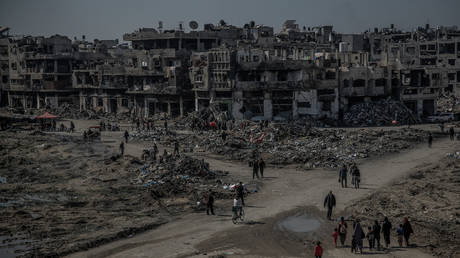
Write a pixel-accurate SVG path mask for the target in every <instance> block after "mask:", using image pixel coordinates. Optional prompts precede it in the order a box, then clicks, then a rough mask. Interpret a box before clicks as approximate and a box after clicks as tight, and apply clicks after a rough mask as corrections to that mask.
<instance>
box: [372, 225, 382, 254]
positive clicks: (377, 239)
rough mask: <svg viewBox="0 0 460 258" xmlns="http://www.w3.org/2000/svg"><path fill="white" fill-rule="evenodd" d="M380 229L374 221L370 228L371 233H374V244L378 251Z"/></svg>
mask: <svg viewBox="0 0 460 258" xmlns="http://www.w3.org/2000/svg"><path fill="white" fill-rule="evenodd" d="M381 230H382V228H381V227H380V225H379V222H378V221H377V220H376V221H374V225H373V226H372V232H374V239H375V243H376V244H377V250H378V251H380V232H381Z"/></svg>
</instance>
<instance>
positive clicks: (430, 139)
mask: <svg viewBox="0 0 460 258" xmlns="http://www.w3.org/2000/svg"><path fill="white" fill-rule="evenodd" d="M432 144H433V135H432V134H431V133H428V148H431V145H432Z"/></svg>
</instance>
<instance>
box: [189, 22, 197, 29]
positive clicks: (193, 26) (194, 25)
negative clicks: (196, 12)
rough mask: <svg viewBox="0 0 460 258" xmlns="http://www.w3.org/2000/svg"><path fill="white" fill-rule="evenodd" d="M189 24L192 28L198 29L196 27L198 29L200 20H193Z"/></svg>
mask: <svg viewBox="0 0 460 258" xmlns="http://www.w3.org/2000/svg"><path fill="white" fill-rule="evenodd" d="M188 26H189V27H190V29H192V30H196V29H198V22H196V21H191V22H189V23H188Z"/></svg>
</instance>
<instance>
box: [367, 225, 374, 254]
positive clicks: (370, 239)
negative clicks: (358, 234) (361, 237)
mask: <svg viewBox="0 0 460 258" xmlns="http://www.w3.org/2000/svg"><path fill="white" fill-rule="evenodd" d="M366 238H367V241H368V242H369V250H372V249H374V247H375V235H374V231H372V227H367V234H366Z"/></svg>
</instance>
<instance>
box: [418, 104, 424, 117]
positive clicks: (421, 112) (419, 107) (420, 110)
mask: <svg viewBox="0 0 460 258" xmlns="http://www.w3.org/2000/svg"><path fill="white" fill-rule="evenodd" d="M422 115H423V99H418V100H417V117H418V118H421V117H422Z"/></svg>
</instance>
